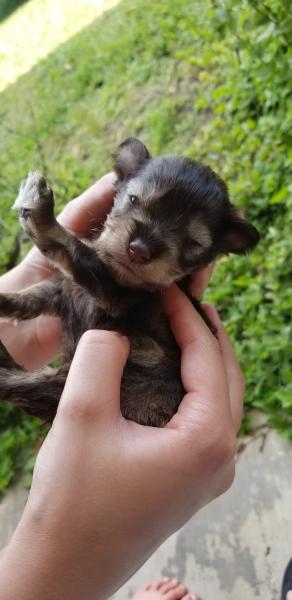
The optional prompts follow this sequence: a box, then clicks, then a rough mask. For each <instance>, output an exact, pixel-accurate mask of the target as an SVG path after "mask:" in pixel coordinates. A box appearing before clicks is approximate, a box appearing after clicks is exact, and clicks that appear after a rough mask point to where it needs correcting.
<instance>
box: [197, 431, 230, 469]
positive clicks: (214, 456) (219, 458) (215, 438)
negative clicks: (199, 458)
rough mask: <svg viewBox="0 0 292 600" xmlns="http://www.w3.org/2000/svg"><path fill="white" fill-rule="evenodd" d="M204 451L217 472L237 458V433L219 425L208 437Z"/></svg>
mask: <svg viewBox="0 0 292 600" xmlns="http://www.w3.org/2000/svg"><path fill="white" fill-rule="evenodd" d="M204 451H205V453H206V456H207V457H208V461H209V462H211V463H212V464H213V465H214V469H215V470H217V469H218V468H222V467H223V466H224V465H225V464H227V463H229V462H230V461H231V460H232V459H233V458H234V456H235V452H236V440H235V433H234V432H233V431H231V430H229V429H228V430H226V429H223V428H222V427H220V426H218V424H217V425H216V426H215V427H214V428H213V430H212V432H211V433H210V434H209V436H208V440H207V443H206V445H205V448H204Z"/></svg>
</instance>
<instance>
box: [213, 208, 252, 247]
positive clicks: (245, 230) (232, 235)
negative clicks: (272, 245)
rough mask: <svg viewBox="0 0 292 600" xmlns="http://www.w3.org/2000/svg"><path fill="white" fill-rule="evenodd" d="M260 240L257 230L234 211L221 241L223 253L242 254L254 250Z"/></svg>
mask: <svg viewBox="0 0 292 600" xmlns="http://www.w3.org/2000/svg"><path fill="white" fill-rule="evenodd" d="M259 239H260V234H259V232H258V230H257V229H256V228H255V227H254V226H253V225H252V224H251V223H248V221H246V220H245V219H244V218H243V217H242V216H241V215H240V213H239V212H237V211H236V210H234V212H232V215H231V218H230V220H229V221H228V222H227V224H226V226H225V231H224V234H223V238H222V240H221V244H222V250H223V252H234V253H235V254H244V253H245V252H247V251H248V250H251V249H252V248H254V247H255V246H256V245H257V243H258V241H259Z"/></svg>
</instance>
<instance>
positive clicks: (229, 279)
mask: <svg viewBox="0 0 292 600" xmlns="http://www.w3.org/2000/svg"><path fill="white" fill-rule="evenodd" d="M30 4H33V0H31V2H30V3H28V4H27V5H25V6H24V7H23V9H21V10H24V9H25V8H26V7H29V5H30ZM77 4H78V3H77ZM289 6H290V5H289V2H286V1H285V0H282V1H280V0H267V1H266V3H265V5H263V4H262V3H260V2H257V1H253V2H252V1H250V2H249V1H248V0H226V1H223V0H222V1H220V2H219V0H218V1H216V0H213V2H212V1H211V0H209V1H208V0H206V1H205V0H200V1H198V2H196V3H194V2H193V1H192V0H173V2H171V3H170V2H168V0H160V1H159V2H149V1H148V0H147V1H146V0H124V1H123V2H121V3H120V4H119V5H117V7H115V8H113V9H112V10H110V11H108V12H106V13H104V14H103V15H102V16H101V17H99V18H97V19H96V20H95V21H94V22H92V24H90V25H89V26H86V27H85V28H84V29H83V30H82V31H81V32H79V33H77V34H76V35H75V36H74V37H70V39H69V40H68V41H66V42H65V43H63V44H60V45H59V46H58V47H57V48H56V49H54V51H53V52H51V54H49V55H48V56H47V58H46V59H44V60H42V61H40V62H39V63H38V64H37V65H35V66H34V67H33V68H32V69H31V70H30V71H29V73H27V74H25V75H22V76H21V77H19V78H18V80H17V81H16V83H15V84H13V85H11V86H10V87H8V88H7V89H5V91H4V92H2V94H1V98H0V113H1V114H0V116H1V120H0V148H1V153H0V192H1V208H0V229H2V230H1V239H2V243H1V251H0V265H1V268H2V270H3V271H4V270H5V267H6V265H7V256H8V255H9V252H10V251H11V248H12V247H13V243H14V237H15V235H16V232H17V231H18V225H17V223H16V220H15V216H14V214H12V213H11V211H10V206H11V204H12V202H13V199H14V197H15V195H16V192H17V188H18V185H19V182H20V180H21V178H22V177H23V176H24V175H25V174H26V172H27V171H28V170H30V169H34V168H38V169H41V170H42V171H45V172H46V173H47V175H48V177H49V180H50V183H51V184H52V186H53V187H54V188H55V189H56V191H57V198H58V207H61V206H62V205H64V203H65V202H66V201H67V200H69V199H70V198H71V197H73V196H74V195H76V194H77V193H79V192H80V191H81V190H83V189H84V188H85V187H86V186H87V185H89V184H90V183H92V182H93V181H94V180H95V179H96V178H97V177H98V176H99V175H101V174H102V173H104V172H105V171H106V170H108V169H110V167H111V158H110V157H111V153H112V151H113V150H114V149H115V147H116V145H117V144H118V143H119V142H120V141H122V140H123V138H125V137H127V136H129V135H136V136H138V137H140V138H141V139H142V140H143V141H144V142H145V143H146V144H147V145H149V147H150V149H151V150H152V152H153V153H176V154H180V153H183V154H185V155H188V156H191V157H194V158H195V159H199V160H202V161H205V162H207V163H208V164H210V165H211V166H212V167H213V168H214V169H215V170H217V171H218V172H219V173H220V174H221V175H222V176H223V178H225V179H226V181H227V182H228V184H229V188H230V194H231V198H232V200H233V201H234V202H235V203H236V204H237V205H238V206H240V207H241V208H242V209H243V210H244V212H245V213H246V216H247V217H248V218H250V220H251V221H252V222H253V223H254V224H255V225H256V226H257V227H258V228H259V230H260V231H261V233H262V240H261V243H260V244H259V246H258V248H257V249H256V250H255V251H254V252H253V253H252V254H251V255H250V256H248V257H240V258H239V257H228V258H223V259H222V260H221V261H220V263H218V265H217V268H216V271H215V273H214V276H213V279H212V284H211V287H210V291H209V293H208V298H209V299H211V300H212V301H214V302H215V303H216V305H217V306H218V308H219V311H220V312H221V314H222V316H223V317H224V321H225V323H226V326H227V329H228V332H229V333H230V335H231V337H232V339H233V341H234V343H235V346H236V349H237V353H238V356H239V359H240V362H241V365H242V368H243V370H244V372H245V376H246V381H247V394H246V406H247V409H251V408H257V409H260V410H263V411H265V412H266V413H267V415H268V417H269V422H270V424H271V425H272V426H274V427H276V428H277V429H279V430H281V431H283V432H284V433H285V435H286V436H287V437H289V438H292V389H291V384H292V379H291V372H290V370H289V355H288V344H289V328H290V317H291V292H290V287H289V275H290V263H289V252H291V237H290V239H289V235H290V231H289V219H290V220H291V196H292V184H291V158H292V150H291V138H292V132H291V128H292V111H291V106H292V104H291V84H290V80H289V65H290V64H291V58H292V57H291V54H292V52H291V47H289V43H288V42H289V39H291V31H292V26H291V23H292V17H291V12H289ZM74 10H75V9H74ZM72 11H73V8H72ZM72 14H73V15H74V13H72ZM15 16H16V13H15ZM72 18H73V17H72ZM7 23H8V22H7ZM31 27H32V28H33V23H32V25H31ZM0 32H1V30H0ZM16 33H17V31H15V34H16ZM52 45H53V46H54V44H52ZM23 69H24V67H23V65H22V66H21V72H23ZM8 79H9V78H8ZM290 260H291V257H290ZM1 411H2V412H1V413H0V418H1V421H0V426H1V432H2V433H0V436H1V437H0V442H1V439H4V438H5V436H7V435H8V438H9V439H10V438H11V437H12V436H14V443H12V442H11V446H9V444H8V446H7V447H5V448H4V451H3V452H4V454H3V458H4V459H5V460H6V463H7V465H6V466H5V467H4V468H3V467H2V471H3V473H2V475H1V471H0V486H1V485H2V487H4V486H5V485H6V484H7V483H8V482H9V480H10V479H11V477H12V475H13V472H14V468H15V465H17V464H19V462H20V455H19V450H20V448H21V447H22V444H23V446H24V447H29V444H30V440H32V441H34V440H35V439H36V437H37V434H39V430H36V429H35V428H34V427H32V425H31V420H29V419H27V417H23V416H20V415H19V414H18V413H17V415H16V412H15V411H13V410H12V409H11V408H10V407H9V409H8V408H3V407H2V408H1ZM7 427H9V434H7ZM36 431H37V434H36ZM23 432H25V435H26V439H25V440H24V441H23V442H22V438H21V436H22V435H23ZM3 436H4V438H3ZM5 460H4V461H3V462H2V464H4V463H5ZM7 461H8V462H7ZM17 461H18V462H17ZM6 463H5V464H6Z"/></svg>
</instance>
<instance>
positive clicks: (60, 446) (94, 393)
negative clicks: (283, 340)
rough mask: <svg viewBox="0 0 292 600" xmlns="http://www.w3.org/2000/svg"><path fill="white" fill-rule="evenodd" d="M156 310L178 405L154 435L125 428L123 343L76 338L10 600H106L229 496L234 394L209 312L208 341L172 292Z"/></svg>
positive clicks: (21, 532)
mask: <svg viewBox="0 0 292 600" xmlns="http://www.w3.org/2000/svg"><path fill="white" fill-rule="evenodd" d="M164 303H165V310H166V313H167V315H168V317H169V320H170V325H171V328H172V331H173V333H174V335H175V337H176V340H177V342H178V344H179V346H180V348H181V351H182V363H181V375H182V380H183V384H184V388H185V390H186V395H185V397H184V399H183V401H182V403H181V405H180V407H179V410H178V412H177V414H176V415H175V416H174V417H173V418H172V420H171V421H170V422H169V424H168V425H167V426H166V427H165V428H163V429H159V428H153V427H145V426H141V425H138V424H136V423H133V422H130V421H127V420H125V419H124V418H123V417H122V415H121V412H120V382H121V377H122V373H123V368H124V365H125V362H126V360H127V356H128V351H129V348H128V341H127V340H126V339H125V338H123V337H121V336H119V335H118V334H115V333H113V332H105V331H89V332H87V333H85V334H84V335H83V337H82V339H81V341H80V343H79V345H78V347H77V350H76V354H75V357H74V359H73V362H72V365H71V369H70V372H69V375H68V379H67V383H66V386H65V389H64V392H63V395H62V398H61V401H60V404H59V408H58V412H57V416H56V418H55V421H54V423H53V426H52V428H51V430H50V432H49V434H48V436H47V438H46V440H45V442H44V444H43V446H42V448H41V450H40V453H39V455H38V459H37V463H36V468H35V472H34V477H33V484H32V488H31V493H30V497H29V502H28V505H27V508H26V511H25V513H24V516H23V518H22V521H21V523H20V525H19V527H18V529H17V531H16V533H15V535H14V538H13V539H12V542H11V544H10V545H9V546H8V548H7V551H6V555H5V556H4V559H5V561H6V562H5V564H6V572H7V571H8V572H9V569H10V572H11V573H12V574H13V577H12V579H11V580H10V582H9V585H10V588H9V587H8V589H9V590H10V596H9V598H14V597H15V598H17V597H18V596H17V594H16V592H17V589H18V588H17V586H21V590H22V592H23V591H24V593H23V595H22V596H21V597H22V598H23V600H26V599H27V598H30V597H38V598H42V599H43V600H46V599H48V598H70V600H75V599H76V600H77V599H78V600H79V599H80V598H88V600H90V599H93V598H106V597H109V595H111V594H112V593H113V592H114V591H115V590H116V589H117V588H118V587H119V586H120V585H122V583H123V582H124V581H125V580H126V579H127V578H128V577H130V576H131V575H132V574H133V573H134V572H135V571H136V570H137V569H138V568H139V566H140V565H141V564H142V563H143V562H144V561H145V560H146V558H147V557H148V556H149V555H150V554H151V553H152V552H153V551H154V550H155V548H157V546H158V545H160V544H161V542H162V541H163V540H164V539H165V538H166V537H167V536H169V535H170V534H171V533H172V532H174V531H175V530H176V529H177V528H178V527H180V526H181V525H182V524H183V523H184V522H185V521H187V520H188V519H189V518H190V517H191V516H192V515H193V514H194V513H195V512H196V511H198V510H199V509H200V508H201V507H202V506H204V505H205V504H207V503H208V502H210V501H211V500H212V499H213V498H215V497H216V496H218V495H219V494H222V493H223V492H224V491H225V490H226V489H227V488H228V487H229V486H230V485H231V482H232V480H233V476H234V454H235V436H236V431H237V429H238V427H239V423H240V418H241V412H242V401H243V392H244V384H243V379H242V375H241V372H240V369H239V367H238V364H237V361H236V358H235V356H234V353H233V350H232V347H231V344H230V342H229V340H228V337H227V335H226V333H225V332H224V329H223V326H222V323H221V321H220V319H219V317H218V315H217V314H216V312H215V310H214V309H212V308H207V311H208V312H209V316H210V317H211V318H212V320H213V322H214V323H215V325H216V326H217V329H218V340H217V339H216V338H215V337H214V336H213V335H212V334H211V333H210V331H209V329H208V327H207V326H206V325H205V323H204V322H203V320H202V319H201V317H200V316H199V314H198V313H197V312H196V311H195V309H194V308H193V306H192V304H191V302H190V301H189V300H188V299H187V297H186V296H185V295H184V294H183V293H182V292H181V291H180V290H179V289H178V288H177V287H176V286H173V288H171V289H170V290H168V291H167V292H166V294H165V297H164ZM25 548H29V553H28V552H25ZM4 585H5V580H4ZM2 589H4V588H3V580H2ZM11 591H13V592H14V595H13V594H12V593H11ZM30 593H31V594H32V595H31V596H30ZM33 594H34V595H33ZM7 597H8V596H7ZM0 598H1V595H0Z"/></svg>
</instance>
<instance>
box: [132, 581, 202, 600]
mask: <svg viewBox="0 0 292 600" xmlns="http://www.w3.org/2000/svg"><path fill="white" fill-rule="evenodd" d="M132 600H200V598H199V596H197V594H190V593H189V592H188V590H187V588H186V587H185V586H184V585H183V584H182V583H180V581H178V580H177V579H168V578H167V577H164V578H163V579H158V580H157V581H154V582H153V583H152V582H151V583H148V584H147V585H145V586H143V587H142V588H140V589H139V590H137V592H136V593H135V594H134V596H132Z"/></svg>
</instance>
